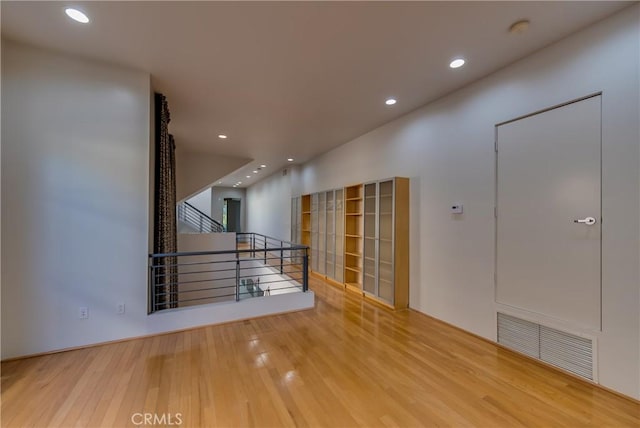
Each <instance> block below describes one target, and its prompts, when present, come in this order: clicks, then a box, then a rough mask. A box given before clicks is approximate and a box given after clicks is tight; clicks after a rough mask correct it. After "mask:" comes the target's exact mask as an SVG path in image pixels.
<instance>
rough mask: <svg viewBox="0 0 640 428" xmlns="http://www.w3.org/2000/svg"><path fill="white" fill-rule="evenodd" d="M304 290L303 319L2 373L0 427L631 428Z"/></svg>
mask: <svg viewBox="0 0 640 428" xmlns="http://www.w3.org/2000/svg"><path fill="white" fill-rule="evenodd" d="M311 282H312V284H311V285H312V289H313V290H314V291H315V292H316V296H317V301H316V305H315V308H314V309H311V310H307V311H303V312H295V313H290V314H284V315H276V316H270V317H264V318H259V319H254V320H249V321H240V322H234V323H229V324H223V325H217V326H209V327H204V328H199V329H193V330H189V331H183V332H180V333H172V334H165V335H159V336H154V337H149V338H143V339H136V340H131V341H126V342H120V343H114V344H109V345H102V346H95V347H92V348H86V349H80V350H74V351H69V352H62V353H58V354H52V355H45V356H41V357H37V358H27V359H23V360H16V361H11V362H7V363H3V364H2V384H1V386H2V395H1V398H2V420H1V422H2V426H3V427H26V426H38V427H47V426H64V427H70V426H80V427H98V426H104V427H112V426H117V427H122V426H134V423H133V422H132V420H131V418H132V415H134V414H136V413H155V414H156V415H158V416H159V417H160V416H162V415H165V418H166V417H167V415H170V416H171V417H172V418H173V419H172V422H173V423H174V425H176V424H175V423H176V421H177V419H176V416H177V414H178V413H179V414H180V420H181V422H182V426H189V427H198V426H222V427H245V426H246V427H250V426H269V427H276V426H277V427H280V426H322V427H349V426H366V427H378V426H456V427H458V426H484V427H514V426H540V427H550V426H554V427H557V426H572V427H576V426H617V427H638V426H640V403H637V402H634V401H632V400H628V399H625V398H622V397H619V396H616V395H615V394H612V393H610V392H608V391H605V390H603V389H601V388H598V387H597V386H594V385H591V384H589V383H587V382H583V381H581V380H579V379H576V378H573V377H571V376H568V375H565V374H563V373H560V372H557V371H555V370H553V369H549V368H547V367H544V366H542V365H540V364H538V363H536V362H534V361H532V360H529V359H526V358H524V357H521V356H519V355H517V354H515V353H512V352H510V351H508V350H504V349H501V348H499V347H497V346H495V345H494V344H491V343H488V342H486V341H484V340H481V339H478V338H476V337H474V336H472V335H470V334H467V333H464V332H462V331H460V330H457V329H455V328H453V327H450V326H448V325H446V324H444V323H442V322H439V321H436V320H434V319H431V318H429V317H427V316H425V315H422V314H420V313H418V312H415V311H412V310H405V311H395V312H393V311H389V310H387V309H384V308H382V307H379V306H377V305H372V304H370V303H369V302H367V301H366V300H364V299H362V298H361V297H359V296H355V295H353V294H352V293H345V292H344V291H343V290H340V289H338V288H336V287H332V286H329V285H327V284H325V283H324V282H322V281H320V280H318V279H315V278H312V281H311ZM167 421H168V420H167V419H165V422H167ZM164 425H165V426H166V425H168V424H166V423H165V424H164Z"/></svg>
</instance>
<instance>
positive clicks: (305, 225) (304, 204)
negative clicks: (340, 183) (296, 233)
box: [300, 195, 311, 266]
mask: <svg viewBox="0 0 640 428" xmlns="http://www.w3.org/2000/svg"><path fill="white" fill-rule="evenodd" d="M300 216H301V217H300V218H301V223H302V226H301V228H300V243H301V244H302V245H306V246H308V247H311V195H302V196H301V197H300ZM309 256H311V254H309ZM309 266H311V264H309Z"/></svg>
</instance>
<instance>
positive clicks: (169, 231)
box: [153, 93, 178, 310]
mask: <svg viewBox="0 0 640 428" xmlns="http://www.w3.org/2000/svg"><path fill="white" fill-rule="evenodd" d="M170 120H171V116H170V114H169V107H168V104H167V99H166V97H165V96H164V95H162V94H158V93H156V94H155V198H154V199H155V202H154V241H153V242H154V253H156V254H166V253H176V252H177V251H178V241H177V226H176V155H175V148H176V147H175V141H174V139H173V135H171V134H169V128H168V126H169V122H170ZM156 260H157V261H156V263H157V264H159V265H160V266H161V267H160V268H157V269H156V270H155V272H156V281H155V286H156V290H154V293H153V295H154V299H155V308H156V310H161V309H168V308H176V307H178V284H177V283H178V268H177V266H176V264H177V257H175V256H168V257H162V258H159V259H156Z"/></svg>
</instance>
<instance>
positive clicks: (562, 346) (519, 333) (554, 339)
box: [498, 313, 593, 380]
mask: <svg viewBox="0 0 640 428" xmlns="http://www.w3.org/2000/svg"><path fill="white" fill-rule="evenodd" d="M498 343H499V344H501V345H503V346H505V347H507V348H509V349H513V350H514V351H517V352H520V353H522V354H525V355H528V356H530V357H533V358H537V359H539V360H541V361H544V362H546V363H549V364H552V365H554V366H556V367H559V368H561V369H563V370H566V371H568V372H571V373H574V374H576V375H578V376H581V377H584V378H586V379H589V380H593V341H592V340H591V339H587V338H584V337H580V336H576V335H573V334H570V333H566V332H564V331H560V330H556V329H553V328H549V327H546V326H543V325H540V324H536V323H533V322H530V321H525V320H523V319H520V318H516V317H513V316H511V315H505V314H502V313H498Z"/></svg>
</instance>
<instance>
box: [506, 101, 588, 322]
mask: <svg viewBox="0 0 640 428" xmlns="http://www.w3.org/2000/svg"><path fill="white" fill-rule="evenodd" d="M600 106H601V97H600V96H594V97H591V98H587V99H584V100H582V101H577V102H574V103H571V104H568V105H564V106H562V107H557V108H554V109H551V110H547V111H544V112H542V113H538V114H535V115H532V116H528V117H525V118H523V119H518V120H515V121H512V122H508V123H506V124H502V125H499V126H498V127H497V220H496V221H497V226H496V227H497V236H496V238H497V239H496V245H497V250H496V300H497V301H498V302H499V303H504V304H507V305H511V306H515V307H518V308H522V309H525V310H528V311H532V312H536V313H539V314H543V315H546V316H549V317H553V318H557V319H562V320H566V321H569V322H571V323H573V324H577V325H580V326H583V327H585V328H589V329H593V330H599V329H600V325H601V315H600V314H601V275H600V270H601V257H600V240H601V209H600V202H601V197H600V192H601V173H600V168H601V166H600V165H601V159H600V157H601V131H600V129H601V108H600Z"/></svg>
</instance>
